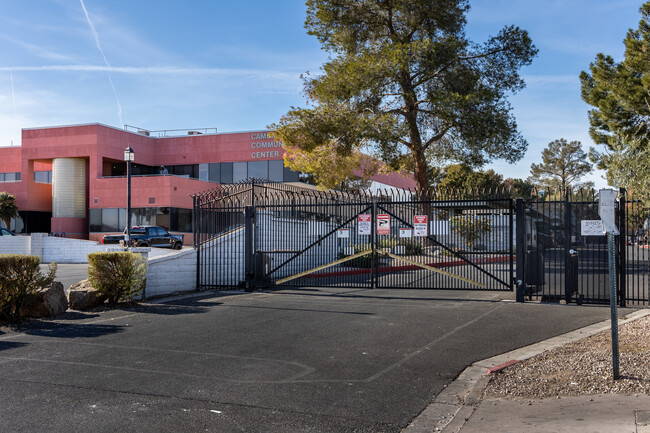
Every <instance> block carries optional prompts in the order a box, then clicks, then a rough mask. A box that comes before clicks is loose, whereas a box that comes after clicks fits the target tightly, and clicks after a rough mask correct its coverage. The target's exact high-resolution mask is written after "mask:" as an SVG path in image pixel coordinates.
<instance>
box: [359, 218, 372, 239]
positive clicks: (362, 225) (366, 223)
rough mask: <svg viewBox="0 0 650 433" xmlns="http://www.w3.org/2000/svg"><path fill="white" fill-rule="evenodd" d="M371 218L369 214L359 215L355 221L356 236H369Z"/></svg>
mask: <svg viewBox="0 0 650 433" xmlns="http://www.w3.org/2000/svg"><path fill="white" fill-rule="evenodd" d="M371 218H372V217H371V216H370V214H360V215H359V217H358V219H357V234H359V235H369V234H370V232H371V225H372V221H371V220H370V219H371Z"/></svg>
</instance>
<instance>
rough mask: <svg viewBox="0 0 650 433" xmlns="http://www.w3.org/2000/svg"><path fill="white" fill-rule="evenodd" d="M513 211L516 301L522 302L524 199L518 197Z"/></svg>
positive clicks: (523, 279)
mask: <svg viewBox="0 0 650 433" xmlns="http://www.w3.org/2000/svg"><path fill="white" fill-rule="evenodd" d="M515 208H516V210H515V212H516V213H517V220H516V221H517V224H516V225H517V239H516V243H515V247H516V252H515V254H516V255H517V277H516V278H517V289H516V290H517V293H516V300H517V302H524V289H525V287H526V286H525V283H524V282H525V276H524V269H525V264H526V263H525V260H526V209H525V207H524V199H523V198H518V199H517V201H516V204H515Z"/></svg>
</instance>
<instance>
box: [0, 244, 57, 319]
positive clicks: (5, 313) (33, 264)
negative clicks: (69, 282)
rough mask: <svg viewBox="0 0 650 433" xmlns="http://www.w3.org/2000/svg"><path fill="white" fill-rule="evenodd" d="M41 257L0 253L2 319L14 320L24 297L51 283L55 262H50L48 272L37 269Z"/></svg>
mask: <svg viewBox="0 0 650 433" xmlns="http://www.w3.org/2000/svg"><path fill="white" fill-rule="evenodd" d="M40 264H41V259H39V258H38V256H28V255H24V254H0V315H1V316H2V317H1V318H2V319H5V320H10V321H16V320H18V319H19V318H20V308H21V307H22V306H23V303H24V302H25V298H26V297H27V296H28V295H30V294H32V293H34V292H36V291H37V290H38V289H41V288H43V287H47V286H49V285H50V284H52V281H54V277H55V275H56V263H50V265H49V272H48V273H47V275H44V274H42V273H41V272H40V270H39V265H40Z"/></svg>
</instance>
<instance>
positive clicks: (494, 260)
mask: <svg viewBox="0 0 650 433" xmlns="http://www.w3.org/2000/svg"><path fill="white" fill-rule="evenodd" d="M515 259H516V256H512V260H513V262H514V260H515ZM509 261H510V256H500V257H490V258H487V259H480V260H477V261H474V262H472V263H474V264H477V265H484V264H488V263H504V262H509ZM466 264H467V262H466V261H464V260H453V261H447V262H438V263H427V266H431V267H432V268H444V267H448V266H461V265H466ZM414 269H420V268H418V267H417V266H415V265H404V266H386V267H381V268H379V272H395V271H410V270H414ZM370 272H371V269H351V270H348V271H336V272H326V273H322V274H309V275H305V276H303V278H325V277H341V276H344V275H359V274H369V273H370Z"/></svg>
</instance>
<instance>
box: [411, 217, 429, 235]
mask: <svg viewBox="0 0 650 433" xmlns="http://www.w3.org/2000/svg"><path fill="white" fill-rule="evenodd" d="M413 235H414V236H426V235H427V216H426V215H415V221H414V223H413Z"/></svg>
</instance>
